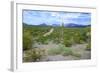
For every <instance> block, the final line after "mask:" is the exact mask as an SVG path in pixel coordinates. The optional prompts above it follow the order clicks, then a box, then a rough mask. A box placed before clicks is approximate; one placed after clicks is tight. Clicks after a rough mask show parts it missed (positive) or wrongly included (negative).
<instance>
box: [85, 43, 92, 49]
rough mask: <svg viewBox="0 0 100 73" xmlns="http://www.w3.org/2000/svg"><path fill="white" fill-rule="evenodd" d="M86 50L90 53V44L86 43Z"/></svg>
mask: <svg viewBox="0 0 100 73" xmlns="http://www.w3.org/2000/svg"><path fill="white" fill-rule="evenodd" d="M86 50H88V51H90V50H91V43H88V44H87V46H86Z"/></svg>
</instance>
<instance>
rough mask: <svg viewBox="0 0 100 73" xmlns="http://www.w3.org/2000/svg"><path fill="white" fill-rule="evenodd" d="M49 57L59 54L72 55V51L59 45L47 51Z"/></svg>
mask: <svg viewBox="0 0 100 73" xmlns="http://www.w3.org/2000/svg"><path fill="white" fill-rule="evenodd" d="M48 53H49V54H50V55H58V54H61V55H63V56H67V55H72V49H71V48H69V47H65V46H64V45H62V44H59V46H58V47H57V48H51V49H49V50H48Z"/></svg>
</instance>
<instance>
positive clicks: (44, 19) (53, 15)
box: [23, 10, 91, 25]
mask: <svg viewBox="0 0 100 73" xmlns="http://www.w3.org/2000/svg"><path fill="white" fill-rule="evenodd" d="M62 22H63V23H64V24H68V23H75V24H81V25H89V24H91V14H90V13H78V12H53V11H34V10H23V23H27V24H30V25H39V24H42V23H46V24H47V25H52V24H61V23H62Z"/></svg>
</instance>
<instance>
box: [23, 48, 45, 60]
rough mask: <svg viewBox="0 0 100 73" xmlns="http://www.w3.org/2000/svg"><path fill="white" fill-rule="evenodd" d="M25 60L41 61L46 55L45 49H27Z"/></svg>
mask: <svg viewBox="0 0 100 73" xmlns="http://www.w3.org/2000/svg"><path fill="white" fill-rule="evenodd" d="M24 54H25V56H24V62H36V61H40V60H41V58H42V57H43V56H44V51H43V50H40V49H38V50H37V49H32V50H28V51H25V53H24Z"/></svg>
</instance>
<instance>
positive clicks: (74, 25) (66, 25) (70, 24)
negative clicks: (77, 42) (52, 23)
mask: <svg viewBox="0 0 100 73" xmlns="http://www.w3.org/2000/svg"><path fill="white" fill-rule="evenodd" d="M89 26H91V25H81V24H74V23H69V24H64V27H70V28H71V27H89Z"/></svg>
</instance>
